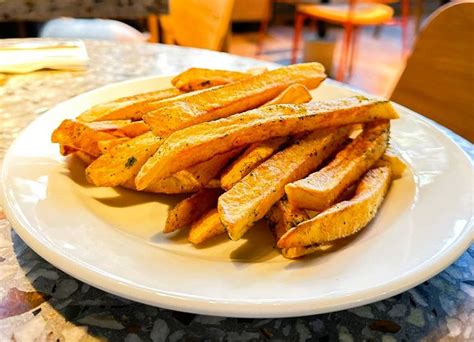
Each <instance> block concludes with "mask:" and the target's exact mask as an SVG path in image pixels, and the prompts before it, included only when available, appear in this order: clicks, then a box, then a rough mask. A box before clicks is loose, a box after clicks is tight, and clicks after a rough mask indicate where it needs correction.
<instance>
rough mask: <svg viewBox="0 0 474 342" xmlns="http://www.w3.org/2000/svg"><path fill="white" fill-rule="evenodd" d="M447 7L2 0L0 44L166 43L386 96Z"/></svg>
mask: <svg viewBox="0 0 474 342" xmlns="http://www.w3.org/2000/svg"><path fill="white" fill-rule="evenodd" d="M443 4H445V1H440V0H369V1H366V0H364V1H359V0H351V1H349V2H347V1H341V0H316V1H299V0H207V1H197V0H87V1H79V0H0V38H24V37H67V38H83V39H100V40H114V41H120V42H137V41H148V42H160V43H165V44H178V45H182V46H191V47H199V48H205V49H211V50H220V51H226V52H230V53H233V54H237V55H241V56H247V57H254V58H260V59H264V60H268V61H273V62H277V63H281V64H289V63H294V62H301V61H319V62H321V63H323V64H324V65H325V66H326V68H327V70H328V71H329V73H330V75H331V76H332V77H333V78H336V79H338V80H341V81H345V82H347V83H349V84H351V85H353V86H355V87H357V88H360V89H362V90H365V91H368V92H370V93H373V94H376V95H382V96H388V95H389V94H390V93H391V92H392V90H393V88H394V87H395V84H396V82H397V80H398V78H399V76H400V74H401V72H402V70H403V69H404V66H405V63H406V60H407V58H408V57H409V56H410V52H411V50H412V47H413V42H414V41H415V39H416V37H417V35H418V33H419V32H420V28H421V27H422V26H423V22H424V20H425V19H426V18H427V17H428V16H429V15H430V14H431V13H432V12H433V11H435V10H436V9H437V8H438V7H440V6H441V5H443Z"/></svg>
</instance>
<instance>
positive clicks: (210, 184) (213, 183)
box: [206, 178, 221, 189]
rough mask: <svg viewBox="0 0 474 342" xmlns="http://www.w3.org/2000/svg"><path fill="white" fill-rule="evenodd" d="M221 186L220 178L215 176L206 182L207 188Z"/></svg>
mask: <svg viewBox="0 0 474 342" xmlns="http://www.w3.org/2000/svg"><path fill="white" fill-rule="evenodd" d="M220 187H221V180H220V179H218V178H213V179H211V180H210V181H209V182H208V183H207V184H206V188H211V189H216V188H220Z"/></svg>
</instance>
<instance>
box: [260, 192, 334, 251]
mask: <svg viewBox="0 0 474 342" xmlns="http://www.w3.org/2000/svg"><path fill="white" fill-rule="evenodd" d="M266 218H267V221H268V223H269V227H270V229H271V231H272V233H273V236H274V237H275V243H277V242H278V240H279V239H280V238H281V237H282V236H283V235H284V234H285V233H286V232H287V231H288V230H290V229H291V228H293V227H295V226H296V225H298V224H300V223H302V222H304V221H306V220H308V219H309V216H308V214H307V213H306V211H304V210H303V209H299V208H296V207H294V206H292V205H291V204H290V203H289V202H288V201H287V200H286V199H281V200H279V201H278V202H276V203H275V204H274V205H273V207H272V208H271V209H270V211H269V212H268V214H267V215H266ZM332 247H333V244H325V245H319V244H315V245H311V246H300V247H290V248H283V249H282V250H281V254H282V255H283V256H284V257H285V258H287V259H297V258H300V257H303V256H305V255H308V254H312V253H315V252H323V251H326V250H329V249H331V248H332Z"/></svg>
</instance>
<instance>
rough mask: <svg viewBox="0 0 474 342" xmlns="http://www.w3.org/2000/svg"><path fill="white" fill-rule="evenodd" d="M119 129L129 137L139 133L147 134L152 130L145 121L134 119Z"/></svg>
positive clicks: (136, 135)
mask: <svg viewBox="0 0 474 342" xmlns="http://www.w3.org/2000/svg"><path fill="white" fill-rule="evenodd" d="M118 131H120V132H122V133H123V134H125V135H126V136H127V137H129V138H135V137H138V136H139V135H142V134H145V133H146V132H149V131H150V127H148V125H147V124H146V123H145V122H143V121H142V120H140V121H133V122H130V123H129V124H128V125H124V126H122V127H120V128H119V129H118Z"/></svg>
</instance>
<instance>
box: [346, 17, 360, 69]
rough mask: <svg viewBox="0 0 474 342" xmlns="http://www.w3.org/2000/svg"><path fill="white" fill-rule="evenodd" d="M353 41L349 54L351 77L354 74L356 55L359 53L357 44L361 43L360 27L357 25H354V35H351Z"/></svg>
mask: <svg viewBox="0 0 474 342" xmlns="http://www.w3.org/2000/svg"><path fill="white" fill-rule="evenodd" d="M350 39H351V42H350V54H349V60H348V62H349V63H348V64H349V67H348V69H349V71H348V75H349V77H351V76H352V68H353V65H354V57H355V56H356V55H357V46H358V43H359V28H358V27H357V26H354V29H353V31H352V36H351V38H350Z"/></svg>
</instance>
